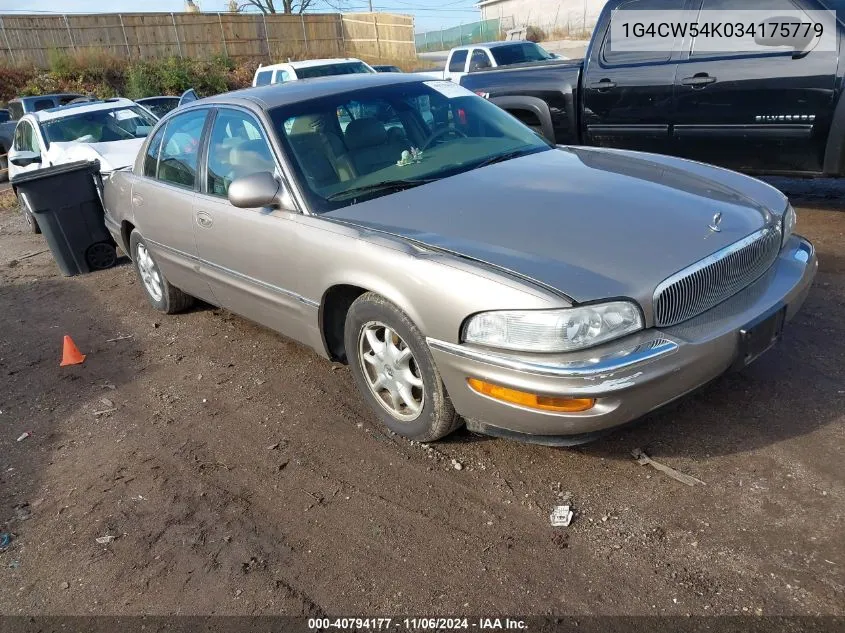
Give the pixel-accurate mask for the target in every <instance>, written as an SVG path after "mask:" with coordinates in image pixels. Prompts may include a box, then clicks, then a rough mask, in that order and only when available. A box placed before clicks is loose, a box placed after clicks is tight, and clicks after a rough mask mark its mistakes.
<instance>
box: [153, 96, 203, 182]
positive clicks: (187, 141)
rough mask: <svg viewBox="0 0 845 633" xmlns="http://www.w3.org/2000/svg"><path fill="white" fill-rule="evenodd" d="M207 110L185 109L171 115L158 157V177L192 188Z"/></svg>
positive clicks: (164, 180) (195, 176)
mask: <svg viewBox="0 0 845 633" xmlns="http://www.w3.org/2000/svg"><path fill="white" fill-rule="evenodd" d="M207 115H208V111H207V110H194V111H193V112H186V113H185V114H182V115H179V116H176V117H174V118H173V119H171V120H170V121H169V122H168V124H167V130H166V131H165V133H164V137H163V139H162V145H161V152H160V153H159V158H158V179H159V180H161V181H163V182H167V183H170V184H172V185H177V186H179V187H185V188H186V189H193V188H194V186H195V185H196V182H197V164H198V156H199V149H200V142H201V141H202V131H203V128H204V127H205V119H206V116H207Z"/></svg>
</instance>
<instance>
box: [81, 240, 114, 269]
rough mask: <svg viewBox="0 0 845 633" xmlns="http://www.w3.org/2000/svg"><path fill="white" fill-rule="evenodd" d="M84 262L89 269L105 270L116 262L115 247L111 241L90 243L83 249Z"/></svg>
mask: <svg viewBox="0 0 845 633" xmlns="http://www.w3.org/2000/svg"><path fill="white" fill-rule="evenodd" d="M85 263H86V264H88V267H89V268H90V269H91V270H106V269H108V268H111V267H112V266H114V265H115V264H116V263H117V249H115V247H114V244H112V243H111V242H97V243H95V244H91V246H89V247H88V249H87V250H86V251H85Z"/></svg>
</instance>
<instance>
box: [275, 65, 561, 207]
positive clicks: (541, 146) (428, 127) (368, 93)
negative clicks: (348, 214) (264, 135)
mask: <svg viewBox="0 0 845 633" xmlns="http://www.w3.org/2000/svg"><path fill="white" fill-rule="evenodd" d="M270 116H271V118H272V120H273V125H274V127H275V129H276V132H277V133H278V135H279V137H280V138H281V140H282V143H283V145H285V149H286V151H287V153H288V155H289V156H291V157H292V158H293V161H292V163H293V168H294V171H295V172H297V176H298V177H299V179H300V181H301V182H302V183H303V184H304V185H305V186H304V187H303V189H304V190H305V193H306V196H307V197H308V198H309V206H310V208H311V209H312V210H313V211H315V212H317V213H321V212H326V211H331V210H332V209H337V208H340V207H344V206H347V205H350V204H355V203H356V202H361V201H364V200H368V199H371V198H375V197H379V196H383V195H389V194H391V193H395V192H396V191H398V190H400V189H403V188H405V189H406V188H410V187H413V186H418V185H423V184H426V183H428V182H432V181H434V180H439V179H441V178H447V177H449V176H453V175H456V174H459V173H462V172H465V171H469V170H471V169H476V168H480V167H482V166H484V165H486V164H489V163H490V162H491V161H492V162H498V161H501V160H508V159H510V158H516V157H518V156H522V155H527V154H532V153H535V152H539V151H545V150H548V149H550V147H551V146H550V144H548V143H547V142H546V141H544V140H543V139H542V138H540V137H539V136H538V135H536V134H534V133H533V132H532V131H531V130H530V129H529V128H527V127H525V126H524V125H522V124H521V123H519V122H518V121H517V120H516V119H514V118H513V117H512V116H510V115H509V114H507V113H506V112H505V111H504V110H501V109H499V108H498V107H496V106H495V105H493V104H492V103H490V102H489V101H487V100H485V99H482V98H481V97H478V96H476V95H475V94H473V93H471V92H470V91H468V90H466V89H464V88H461V87H460V86H456V85H455V84H454V83H452V82H445V81H428V82H419V83H409V84H394V85H387V86H379V87H376V88H367V89H364V90H355V91H351V92H347V93H342V94H338V95H333V96H330V97H323V98H319V99H311V100H308V101H303V102H299V103H295V104H291V105H288V106H281V107H278V108H275V109H273V110H271V111H270Z"/></svg>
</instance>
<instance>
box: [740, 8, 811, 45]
mask: <svg viewBox="0 0 845 633" xmlns="http://www.w3.org/2000/svg"><path fill="white" fill-rule="evenodd" d="M791 23H795V18H794V17H788V16H779V17H774V18H767V19H765V20H763V22H762V23H761V24H760V25H759V26H760V27H761V29H760V30H759V31H758V32H757V33H756V34H755V35H754V43H755V44H757V45H758V46H788V47H790V48H791V49H793V50H795V51H803V50H804V49H805V48H807V45H808V44H809V43H810V42H812V41H813V38H814V37H816V35H817V34H816V32H815V31H814V30H813V29H806V28H804V27H803V26H802V28H799V29H795V28H794V27H793V26H791Z"/></svg>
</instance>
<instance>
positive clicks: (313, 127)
mask: <svg viewBox="0 0 845 633" xmlns="http://www.w3.org/2000/svg"><path fill="white" fill-rule="evenodd" d="M327 127H328V126H327V125H326V122H325V120H324V119H323V117H322V115H320V114H303V115H301V116H298V117H295V118H294V120H293V125H291V128H290V135H291V136H293V135H295V134H313V133H314V132H325V131H326V129H325V128H327Z"/></svg>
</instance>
